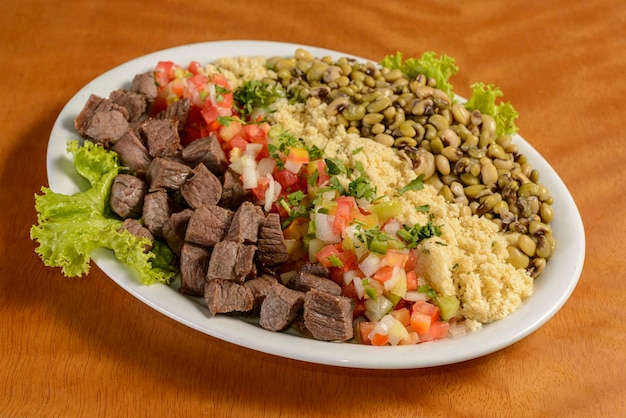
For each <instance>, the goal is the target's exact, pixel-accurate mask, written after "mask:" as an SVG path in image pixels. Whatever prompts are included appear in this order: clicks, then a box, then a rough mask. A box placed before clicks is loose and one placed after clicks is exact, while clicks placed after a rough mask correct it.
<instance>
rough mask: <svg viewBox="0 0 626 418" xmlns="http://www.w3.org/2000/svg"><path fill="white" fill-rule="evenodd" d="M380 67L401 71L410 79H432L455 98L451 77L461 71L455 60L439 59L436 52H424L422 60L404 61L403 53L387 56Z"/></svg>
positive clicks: (441, 57)
mask: <svg viewBox="0 0 626 418" xmlns="http://www.w3.org/2000/svg"><path fill="white" fill-rule="evenodd" d="M380 65H382V66H383V67H387V68H390V69H395V68H397V69H399V70H400V71H402V72H403V73H404V74H406V75H407V76H408V77H409V78H413V77H415V76H416V75H418V74H423V75H425V76H426V77H432V78H434V79H435V81H436V83H437V88H438V89H440V90H443V91H444V92H446V94H447V95H448V96H450V98H452V99H453V98H454V95H453V93H452V84H451V83H450V81H449V80H450V77H452V76H453V75H454V74H456V73H457V72H458V71H459V67H458V66H457V65H456V61H455V60H454V58H452V57H450V56H447V55H441V56H440V57H437V54H435V53H434V52H424V53H423V54H422V56H421V57H420V58H408V59H406V60H404V59H403V55H402V53H401V52H397V53H396V55H387V56H386V57H385V58H383V60H382V61H380Z"/></svg>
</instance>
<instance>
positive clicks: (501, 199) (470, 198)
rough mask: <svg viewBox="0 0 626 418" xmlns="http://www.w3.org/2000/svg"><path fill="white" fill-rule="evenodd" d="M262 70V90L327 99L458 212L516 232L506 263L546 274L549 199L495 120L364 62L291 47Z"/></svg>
mask: <svg viewBox="0 0 626 418" xmlns="http://www.w3.org/2000/svg"><path fill="white" fill-rule="evenodd" d="M267 66H268V68H270V69H271V70H273V72H272V73H270V74H272V75H271V76H270V77H269V78H268V84H270V85H274V86H277V88H281V86H282V88H283V89H284V90H285V92H286V93H287V95H288V98H290V99H292V98H295V99H297V100H300V101H302V102H305V103H307V106H311V107H314V106H317V105H320V104H323V103H327V104H328V105H327V108H326V110H325V111H326V114H328V115H330V116H334V118H335V119H336V121H337V122H336V123H337V124H338V125H342V126H344V127H345V128H346V130H347V131H348V132H351V133H355V134H358V135H360V136H363V137H369V138H372V139H373V140H374V141H376V142H379V143H381V144H383V145H385V146H388V147H393V148H396V149H397V150H398V152H399V154H400V155H401V156H403V157H404V158H405V159H406V160H407V163H409V164H412V166H413V169H414V171H415V172H416V173H418V174H424V175H425V181H426V182H428V183H429V184H431V185H432V186H433V187H435V188H436V189H437V190H438V192H439V193H440V194H441V195H442V196H444V197H445V198H446V200H448V201H450V202H456V203H459V204H460V205H461V208H460V212H459V213H460V216H469V215H471V214H472V213H473V214H476V215H478V216H483V217H485V218H487V219H491V220H492V221H493V222H494V223H495V224H497V225H498V227H499V228H500V229H501V230H502V231H503V232H505V233H506V232H507V231H512V232H516V233H519V234H521V235H520V236H519V239H518V242H517V245H516V246H513V247H511V248H515V250H513V249H509V259H510V262H512V264H514V265H516V266H518V267H519V266H522V267H523V268H526V269H527V272H528V274H529V275H531V277H533V278H535V277H537V276H538V275H539V274H541V272H542V271H543V270H544V267H545V262H546V260H547V259H548V258H549V257H550V256H551V255H552V254H553V253H554V251H555V248H556V240H555V239H554V237H553V236H552V231H551V228H550V226H549V224H550V223H551V222H552V221H553V220H554V216H555V215H554V209H553V207H552V203H553V201H554V199H553V198H552V196H551V195H550V192H549V191H548V189H547V188H546V187H545V186H544V185H542V184H541V183H540V176H539V172H538V170H536V169H534V168H533V167H532V166H531V164H530V163H529V161H528V158H527V156H526V155H525V154H522V153H520V152H519V147H518V146H517V144H515V143H514V141H513V137H512V136H511V135H508V134H504V135H498V134H497V123H496V121H495V119H494V117H492V116H490V115H488V114H483V113H481V112H480V111H477V110H474V111H469V110H468V109H467V108H465V106H464V105H463V104H462V103H457V102H455V101H454V100H453V97H452V96H448V95H447V94H446V93H444V92H443V91H442V90H441V89H438V88H437V86H436V80H435V79H434V78H432V77H426V76H424V75H422V74H418V75H416V76H415V77H414V78H412V79H409V78H408V77H407V76H406V75H405V74H403V73H402V71H400V70H399V69H388V68H384V67H379V66H378V65H376V64H374V63H370V62H368V63H361V62H358V61H356V60H353V59H351V58H347V57H341V58H339V59H336V60H334V59H332V58H331V57H330V56H326V57H322V58H313V56H312V55H311V54H310V53H309V52H308V51H306V50H304V49H302V48H299V49H298V50H296V53H295V54H294V57H291V58H283V57H272V58H269V59H268V60H267ZM533 243H534V244H535V245H536V246H537V249H536V250H535V251H534V252H533V251H532V246H533ZM539 248H540V249H539ZM516 251H517V252H518V253H521V254H522V257H519V255H518V254H517V253H516ZM524 266H525V267H524Z"/></svg>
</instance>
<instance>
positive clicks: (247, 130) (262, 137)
mask: <svg viewBox="0 0 626 418" xmlns="http://www.w3.org/2000/svg"><path fill="white" fill-rule="evenodd" d="M242 131H243V132H242V135H243V136H244V137H245V138H246V139H248V141H250V142H252V143H256V144H265V143H267V134H266V132H265V131H264V130H263V129H261V127H260V126H259V125H256V124H254V123H251V124H246V125H244V126H243V128H242Z"/></svg>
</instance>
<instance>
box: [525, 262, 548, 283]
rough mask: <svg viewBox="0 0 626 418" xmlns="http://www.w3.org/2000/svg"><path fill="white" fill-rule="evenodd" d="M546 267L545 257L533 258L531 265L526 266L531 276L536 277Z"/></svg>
mask: <svg viewBox="0 0 626 418" xmlns="http://www.w3.org/2000/svg"><path fill="white" fill-rule="evenodd" d="M545 268H546V259H545V258H533V259H532V261H531V262H530V265H529V266H528V267H527V268H526V272H527V273H528V275H529V276H530V277H532V278H533V279H536V278H537V277H539V276H540V275H541V273H543V271H544V270H545Z"/></svg>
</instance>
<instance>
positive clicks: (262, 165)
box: [246, 144, 276, 177]
mask: <svg viewBox="0 0 626 418" xmlns="http://www.w3.org/2000/svg"><path fill="white" fill-rule="evenodd" d="M250 145H252V144H250ZM250 145H248V146H250ZM246 149H247V148H246ZM274 168H276V161H274V159H273V158H262V159H261V161H259V163H258V164H257V168H256V169H257V171H258V172H259V176H263V177H265V176H266V175H268V174H271V173H272V172H273V171H274Z"/></svg>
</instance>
